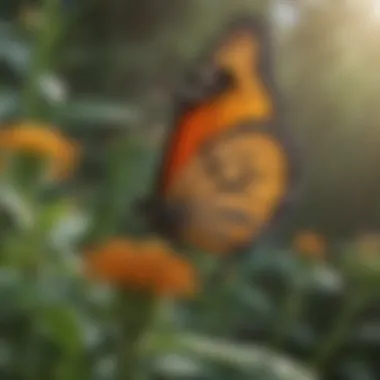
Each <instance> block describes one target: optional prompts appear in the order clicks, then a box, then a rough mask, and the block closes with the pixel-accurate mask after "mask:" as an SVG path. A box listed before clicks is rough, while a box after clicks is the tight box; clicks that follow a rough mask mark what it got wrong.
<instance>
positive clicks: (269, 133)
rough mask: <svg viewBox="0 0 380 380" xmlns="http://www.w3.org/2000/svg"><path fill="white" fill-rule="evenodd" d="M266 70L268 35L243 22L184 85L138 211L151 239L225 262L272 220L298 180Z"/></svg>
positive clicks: (255, 22) (258, 25)
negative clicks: (193, 249)
mask: <svg viewBox="0 0 380 380" xmlns="http://www.w3.org/2000/svg"><path fill="white" fill-rule="evenodd" d="M272 66H273V59H272V56H271V47H270V39H269V33H268V26H267V25H266V24H265V22H264V21H263V20H259V19H257V18H252V17H249V18H243V19H239V20H237V21H235V22H233V23H232V24H231V25H229V26H228V27H227V28H226V31H224V32H223V33H221V36H220V37H219V38H218V39H217V41H216V43H215V44H213V46H212V47H211V49H208V50H207V51H206V54H204V55H203V56H202V63H200V65H199V66H198V67H197V68H196V70H194V71H192V72H191V73H190V75H189V76H188V77H187V78H186V80H185V83H184V85H183V86H182V87H181V89H182V92H180V93H177V94H176V95H175V101H176V102H177V103H178V105H177V113H176V117H175V120H174V121H173V128H172V129H171V130H170V133H169V136H168V141H167V145H166V149H164V154H163V158H162V163H161V168H160V170H159V172H158V176H157V178H156V182H155V186H154V191H153V194H151V195H150V196H149V197H148V198H147V200H146V201H145V202H144V203H143V207H142V210H143V212H144V214H145V216H146V217H147V219H148V221H149V224H150V226H151V227H152V228H153V230H154V231H156V232H158V233H159V234H161V235H163V236H164V237H166V238H169V239H170V240H172V241H175V242H180V243H184V244H187V245H191V246H193V247H196V248H199V249H201V250H205V251H210V252H215V253H217V254H229V253H233V252H236V251H239V250H243V249H245V248H247V247H249V246H250V245H252V243H253V242H254V241H255V240H257V239H258V238H259V237H260V235H262V233H263V231H264V230H265V228H267V226H268V225H270V223H271V221H272V220H273V219H274V218H275V217H276V215H277V214H278V213H279V210H281V208H282V206H283V205H284V204H285V203H286V200H287V198H288V194H289V192H290V189H291V187H292V184H293V183H294V179H295V177H296V174H295V173H296V171H295V170H294V159H293V158H292V157H293V156H292V147H291V144H289V142H290V141H291V139H289V138H288V137H289V136H288V135H287V132H286V131H285V129H284V128H283V127H282V114H281V104H280V98H279V95H278V91H277V89H276V86H275V85H274V79H273V77H274V74H273V67H272Z"/></svg>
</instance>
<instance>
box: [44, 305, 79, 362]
mask: <svg viewBox="0 0 380 380" xmlns="http://www.w3.org/2000/svg"><path fill="white" fill-rule="evenodd" d="M38 317H39V319H38V322H39V323H41V328H42V329H43V330H44V331H45V332H46V333H47V335H48V336H49V337H50V338H51V339H52V340H53V341H54V342H55V343H56V344H58V345H59V346H60V348H61V349H63V351H64V352H66V353H67V354H69V355H75V354H77V353H78V352H79V351H80V350H81V348H82V343H83V339H82V334H81V329H80V323H79V320H78V316H77V313H76V312H75V311H74V309H72V308H70V307H68V306H57V305H54V306H50V307H43V308H41V309H40V310H39V311H38Z"/></svg>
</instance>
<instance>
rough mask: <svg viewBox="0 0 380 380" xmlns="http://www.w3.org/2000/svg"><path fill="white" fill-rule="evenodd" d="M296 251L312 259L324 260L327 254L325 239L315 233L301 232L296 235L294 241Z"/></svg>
mask: <svg viewBox="0 0 380 380" xmlns="http://www.w3.org/2000/svg"><path fill="white" fill-rule="evenodd" d="M293 247H294V249H295V250H296V251H297V252H298V253H300V254H302V255H303V256H308V257H311V258H323V257H324V255H325V253H326V241H325V239H324V238H323V237H322V236H321V235H319V234H317V233H315V232H313V231H310V230H309V231H308V230H305V231H300V232H298V233H297V234H296V236H295V237H294V241H293Z"/></svg>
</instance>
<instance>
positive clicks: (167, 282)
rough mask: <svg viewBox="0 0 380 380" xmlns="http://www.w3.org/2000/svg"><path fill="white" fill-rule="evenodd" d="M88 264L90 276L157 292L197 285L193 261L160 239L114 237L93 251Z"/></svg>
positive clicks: (177, 292) (186, 290)
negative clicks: (178, 253) (135, 239)
mask: <svg viewBox="0 0 380 380" xmlns="http://www.w3.org/2000/svg"><path fill="white" fill-rule="evenodd" d="M85 265H86V266H85V268H86V272H87V274H88V276H89V277H92V278H96V279H100V280H104V281H107V282H110V283H112V284H113V285H117V286H121V287H127V288H135V289H143V290H146V291H150V292H153V293H155V294H157V295H171V296H185V295H191V294H193V293H194V292H195V288H196V286H195V283H196V281H195V271H194V268H193V267H192V265H191V264H190V263H189V262H187V261H185V260H184V259H182V258H181V257H179V256H176V255H175V254H174V252H172V251H171V250H170V248H168V247H167V246H166V245H165V244H164V243H162V242H160V241H148V242H144V241H131V240H127V239H115V240H112V241H110V242H108V243H106V244H104V245H103V246H101V247H99V248H98V249H97V250H95V251H94V252H90V253H89V254H88V255H87V257H86V263H85Z"/></svg>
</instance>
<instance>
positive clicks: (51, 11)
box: [23, 0, 62, 117]
mask: <svg viewBox="0 0 380 380" xmlns="http://www.w3.org/2000/svg"><path fill="white" fill-rule="evenodd" d="M60 3H61V2H60V0H44V2H43V6H42V13H43V23H42V26H41V28H40V30H39V32H38V36H37V42H36V47H35V50H34V53H33V57H32V63H31V67H30V72H29V76H28V81H27V83H26V85H25V88H24V94H23V102H24V113H25V116H27V117H33V116H36V115H37V114H38V113H39V111H40V106H41V104H40V99H39V80H40V78H41V74H42V73H43V72H45V71H47V70H48V69H51V66H52V61H53V54H52V53H53V52H54V49H55V47H56V43H57V41H58V39H59V38H60V36H61V32H62V30H61V22H60Z"/></svg>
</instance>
